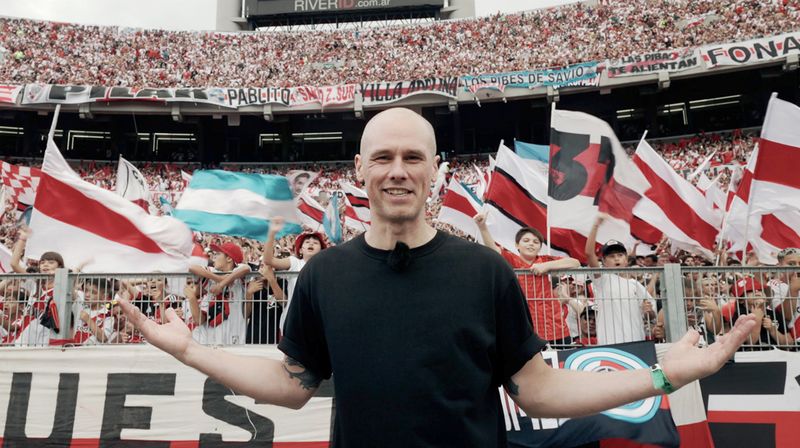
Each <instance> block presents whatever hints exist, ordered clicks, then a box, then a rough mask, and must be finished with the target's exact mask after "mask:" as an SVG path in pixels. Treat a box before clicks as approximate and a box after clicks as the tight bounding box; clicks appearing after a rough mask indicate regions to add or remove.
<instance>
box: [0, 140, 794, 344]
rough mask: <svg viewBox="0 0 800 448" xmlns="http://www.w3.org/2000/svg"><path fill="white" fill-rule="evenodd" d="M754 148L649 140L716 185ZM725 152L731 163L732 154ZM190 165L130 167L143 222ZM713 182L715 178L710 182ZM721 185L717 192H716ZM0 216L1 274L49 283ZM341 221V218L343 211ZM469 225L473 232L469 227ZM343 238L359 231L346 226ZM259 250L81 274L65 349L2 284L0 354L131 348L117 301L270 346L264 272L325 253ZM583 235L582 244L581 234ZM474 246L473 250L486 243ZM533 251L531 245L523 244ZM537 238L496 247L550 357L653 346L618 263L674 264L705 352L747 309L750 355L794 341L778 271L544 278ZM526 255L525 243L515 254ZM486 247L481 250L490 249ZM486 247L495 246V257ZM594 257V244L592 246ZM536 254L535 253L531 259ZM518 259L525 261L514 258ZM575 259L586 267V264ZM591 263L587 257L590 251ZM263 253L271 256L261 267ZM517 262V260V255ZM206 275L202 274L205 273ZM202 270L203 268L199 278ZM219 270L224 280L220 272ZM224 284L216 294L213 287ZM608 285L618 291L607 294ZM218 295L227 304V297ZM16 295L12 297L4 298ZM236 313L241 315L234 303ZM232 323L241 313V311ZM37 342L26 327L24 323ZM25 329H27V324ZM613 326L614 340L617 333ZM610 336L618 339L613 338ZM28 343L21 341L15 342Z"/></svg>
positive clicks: (41, 317)
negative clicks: (756, 319)
mask: <svg viewBox="0 0 800 448" xmlns="http://www.w3.org/2000/svg"><path fill="white" fill-rule="evenodd" d="M755 139H756V137H754V135H752V134H748V133H742V132H739V131H733V132H730V133H726V134H710V135H698V136H694V137H690V138H683V139H679V140H677V141H671V142H670V141H666V142H657V143H656V142H654V143H653V146H654V147H655V149H656V150H657V151H658V152H660V153H661V154H663V155H664V156H665V158H666V159H667V160H668V161H669V163H670V164H671V165H672V166H673V167H675V168H676V170H678V171H679V172H683V173H684V174H686V175H688V174H689V172H691V171H693V170H694V169H696V168H697V166H698V165H700V164H701V163H702V162H703V161H704V160H705V159H706V158H708V157H709V156H710V155H711V154H712V153H715V154H716V155H715V157H714V158H713V161H712V162H711V163H710V164H709V165H708V166H707V171H711V172H712V173H713V172H716V171H719V170H723V171H721V172H722V173H723V174H724V173H725V170H727V171H728V172H729V171H730V168H731V167H733V166H736V165H739V164H741V163H743V162H744V160H746V158H747V156H748V154H749V150H750V148H752V147H753V144H754V143H755ZM730 153H733V154H730ZM487 159H488V158H487V157H473V158H469V159H452V160H450V161H449V172H448V174H447V176H448V177H449V176H453V175H457V176H459V178H460V179H461V180H462V181H463V182H464V183H466V184H475V183H477V181H478V173H477V171H476V170H475V168H474V167H478V169H480V170H482V171H485V170H486V169H487V168H488V160H487ZM192 168H193V167H191V166H176V165H171V164H164V163H146V164H143V165H142V166H140V169H141V171H142V173H143V174H144V176H145V178H146V179H147V182H148V184H149V186H150V187H151V190H152V195H153V197H152V198H151V199H152V200H151V202H152V203H153V209H152V210H151V212H152V213H156V214H161V213H164V212H165V211H166V210H163V209H161V201H160V200H159V197H162V196H164V197H165V198H167V201H166V202H168V203H171V205H172V206H174V205H175V203H176V202H177V200H178V199H179V198H180V194H181V192H182V191H183V189H184V188H185V186H186V185H185V181H184V180H183V176H182V173H181V171H182V170H188V171H191V170H192ZM225 168H226V169H230V170H235V171H242V170H244V171H252V172H262V173H270V174H280V175H287V174H289V171H290V170H308V171H314V172H319V173H320V175H319V176H318V177H317V178H316V179H314V180H313V181H312V182H311V183H310V184H308V186H307V188H308V191H309V193H310V194H311V195H312V197H315V198H318V199H319V200H320V202H321V203H323V204H324V203H325V202H326V201H327V198H329V197H331V196H332V195H333V194H336V192H337V191H338V190H340V189H341V188H342V184H343V183H344V182H346V183H350V184H356V185H357V183H356V180H355V173H354V170H353V169H352V168H351V167H350V166H349V165H343V164H337V165H327V166H323V165H318V164H306V165H302V164H298V165H271V166H258V167H254V166H248V167H243V166H226V167H225ZM75 169H76V171H77V172H78V173H79V174H80V175H81V176H82V177H83V178H84V179H85V180H87V181H89V182H92V183H94V184H96V185H98V186H101V187H103V188H107V189H114V187H115V180H116V172H115V167H114V166H113V165H110V164H101V163H99V162H83V163H78V164H76V166H75ZM720 179H721V182H725V179H724V176H720ZM720 187H721V188H724V187H725V186H724V184H721V185H720ZM4 206H5V208H4V210H5V213H4V215H3V217H2V225H1V226H0V242H2V243H3V244H4V246H5V247H7V248H13V250H12V254H11V261H10V264H11V265H12V268H13V269H14V270H16V271H18V272H38V273H42V274H52V272H53V271H54V269H56V268H57V267H63V266H64V260H63V259H62V258H61V256H60V255H59V254H56V253H47V254H45V255H43V256H42V257H41V259H40V260H29V261H28V264H27V265H25V264H24V261H23V260H24V258H23V250H24V245H25V240H26V238H27V236H28V233H27V231H26V229H25V226H24V225H22V224H20V223H19V221H18V219H17V216H16V214H17V213H18V212H17V209H16V207H15V204H11V203H6V204H4ZM440 207H441V201H439V200H437V199H436V198H433V200H431V201H429V203H428V206H427V211H426V216H427V218H428V219H429V221H430V222H432V223H433V224H434V225H435V227H437V228H439V229H440V230H444V231H447V232H450V233H453V234H456V235H459V236H461V237H464V238H470V237H469V236H467V235H465V234H464V233H463V232H461V231H459V230H458V229H455V228H454V227H452V226H450V225H448V224H445V223H441V222H438V221H437V219H436V217H437V216H438V214H439V210H440ZM342 211H343V210H342ZM479 227H480V224H479ZM345 229H346V230H345V234H344V240H348V239H350V238H352V237H354V236H355V235H358V234H359V233H361V232H360V231H356V230H353V229H347V228H345ZM271 238H272V239H268V240H267V242H266V243H263V242H261V241H253V240H246V239H242V238H235V237H226V236H220V235H212V234H200V233H195V243H196V249H198V251H197V252H196V253H195V254H194V255H193V256H196V257H199V260H200V261H199V263H200V264H201V265H203V266H202V267H194V268H192V273H193V274H195V275H194V276H193V277H191V278H188V279H187V278H185V277H184V278H182V279H180V278H175V277H171V276H166V275H155V276H148V277H143V276H139V277H136V278H128V277H125V278H118V279H115V280H111V279H106V278H99V277H91V276H87V277H86V278H85V279H84V280H79V281H77V282H76V285H75V288H76V289H75V291H74V294H73V296H74V297H75V298H76V301H75V302H74V303H73V305H74V308H73V309H72V315H73V316H74V317H73V322H72V326H73V335H72V336H71V337H70V338H69V339H67V340H56V338H55V336H54V335H55V331H54V328H56V327H58V325H59V323H58V322H54V321H53V316H55V315H56V314H57V313H56V312H55V310H53V309H51V308H50V307H49V304H50V303H52V291H53V289H52V288H53V285H52V277H42V278H34V279H29V280H26V281H20V280H11V279H7V281H5V282H3V283H0V295H2V296H3V297H4V299H3V308H2V309H3V312H2V316H0V338H2V340H3V341H4V342H5V343H6V344H14V343H28V344H33V345H36V344H39V345H42V344H48V343H50V344H54V343H66V344H83V343H103V342H118V343H123V342H137V341H140V337H139V335H137V334H136V333H135V331H134V330H133V328H132V327H131V326H130V325H128V324H127V323H126V322H125V321H124V318H123V317H122V316H120V315H119V313H118V312H117V311H118V309H117V308H116V307H115V306H114V305H113V301H114V298H115V297H117V296H119V297H127V298H130V299H132V300H134V302H136V303H137V304H138V305H139V306H140V307H141V308H143V310H146V313H147V314H148V316H150V317H151V318H153V319H155V320H160V319H161V318H162V316H163V313H164V312H165V308H166V307H172V308H175V309H176V310H178V312H179V315H180V316H181V317H182V318H184V319H185V320H186V321H187V323H190V324H191V325H190V326H191V327H192V328H193V329H194V330H193V331H195V336H196V337H197V338H198V339H199V340H201V341H204V342H207V343H222V344H231V343H244V342H275V341H276V340H278V338H279V337H280V322H281V316H282V315H283V312H284V307H286V306H288V304H289V303H290V299H291V294H292V292H291V291H292V289H293V280H292V279H293V277H292V276H291V275H290V276H288V277H285V276H283V275H281V274H280V273H278V274H277V275H276V271H297V270H300V269H302V266H303V263H304V262H305V261H307V260H308V258H310V257H311V256H313V255H314V254H316V253H318V252H319V251H320V250H323V249H324V248H325V247H328V246H330V245H331V244H332V243H331V241H330V240H328V238H327V236H325V235H324V232H322V231H321V230H319V229H307V232H306V233H304V234H302V235H300V236H286V237H283V238H279V239H277V240H276V239H275V238H274V234H272V237H271ZM592 238H593V237H592ZM486 240H487V239H486V237H484V242H485V241H486ZM529 240H530V241H532V242H529ZM542 240H543V237H542V235H541V234H540V233H538V231H526V232H522V234H521V235H517V248H518V250H519V252H520V255H516V254H512V253H510V252H508V251H505V250H502V251H501V253H502V255H503V256H504V257H505V258H506V259H507V260H508V261H509V263H510V264H511V265H512V266H513V267H515V268H519V269H529V272H526V273H520V274H519V277H520V283H521V285H522V286H523V289H524V290H525V291H526V293H527V295H528V297H529V301H530V302H529V311H530V313H531V316H532V318H533V321H534V325H535V327H536V330H537V332H538V333H539V334H540V335H542V336H543V337H544V338H546V339H548V340H549V341H550V343H551V345H553V346H573V345H576V344H577V345H589V344H598V343H600V344H603V343H613V342H623V341H630V340H637V339H642V338H646V339H653V340H664V339H665V337H666V334H665V323H664V319H665V318H664V311H663V307H662V303H663V300H664V298H665V297H664V296H663V295H662V294H663V291H662V289H661V288H660V278H659V274H658V273H656V272H646V273H643V272H637V273H636V274H631V273H626V272H624V271H619V269H620V268H624V267H628V266H639V267H656V266H661V265H663V264H665V263H670V262H671V263H675V262H677V263H680V264H681V265H683V266H684V267H686V268H687V269H688V270H689V272H691V273H690V274H687V275H686V276H685V277H686V278H685V282H686V283H685V285H684V291H683V293H684V297H685V303H686V316H687V325H688V326H689V327H692V328H696V329H697V330H698V331H700V332H701V334H702V335H703V340H704V341H706V342H709V343H710V342H711V341H713V339H714V337H715V336H717V335H719V334H723V333H724V331H725V330H726V329H727V328H729V326H730V324H731V323H732V322H733V321H734V320H735V316H736V315H737V314H740V313H745V312H755V313H756V314H759V316H760V317H761V318H762V321H763V325H762V327H761V328H759V329H758V331H757V332H755V333H754V334H753V335H752V337H751V341H750V344H749V348H750V349H763V348H768V347H771V346H773V345H779V346H782V347H784V348H787V347H788V348H791V347H794V346H796V344H798V343H800V339H798V336H800V328H798V327H800V323H798V322H799V320H798V318H797V317H798V316H797V315H798V314H800V311H797V312H795V311H788V312H785V310H795V309H797V299H796V298H797V296H798V294H799V293H800V277H798V275H797V274H791V273H787V272H785V271H775V272H759V271H754V272H749V273H748V272H747V271H746V270H743V271H741V272H738V271H737V272H730V271H727V272H723V273H721V274H720V273H711V272H701V271H692V269H693V268H695V267H698V266H711V265H713V264H714V263H715V261H716V260H709V259H706V258H704V257H702V256H699V255H696V254H691V253H688V252H684V251H676V250H673V249H671V248H670V247H669V244H668V243H667V242H666V241H662V242H661V243H660V244H658V245H656V246H652V247H650V246H648V245H645V244H640V245H638V246H637V247H635V248H634V249H633V250H632V251H631V252H630V253H629V252H628V251H627V250H626V249H625V248H624V246H621V245H620V244H614V243H613V242H609V243H608V244H605V245H603V247H602V249H601V250H600V260H599V261H602V263H599V262H598V263H597V265H599V266H602V267H603V269H607V270H608V271H607V272H604V273H602V274H600V275H597V276H593V275H585V274H580V275H553V276H550V275H548V274H547V272H548V271H549V270H551V269H563V268H575V267H577V266H578V264H577V260H574V259H566V260H567V261H564V260H563V259H562V260H559V259H557V258H553V257H548V256H544V255H539V254H538V250H539V249H540V248H541V241H542ZM526 244H529V245H530V246H529V247H528V246H525V245H526ZM492 246H493V245H492ZM493 247H494V246H493ZM592 247H594V246H593V245H592ZM530 248H534V249H530ZM526 251H529V252H526ZM589 252H590V251H589V250H588V249H587V256H588V257H589V260H590V263H589V264H590V266H592V263H591V260H592V258H591V257H592V256H595V254H594V253H591V254H590V253H589ZM591 252H593V251H591ZM266 254H269V256H267V255H266ZM526 254H527V255H528V256H527V257H525V255H526ZM779 263H780V265H785V266H798V265H800V250H797V249H790V250H787V251H784V253H782V254H781V255H780V256H779ZM721 264H727V265H735V264H744V265H748V266H756V265H758V264H759V263H758V260H757V259H756V258H755V257H752V256H747V257H745V259H744V260H742V261H739V260H736V259H735V258H728V257H722V258H721ZM211 267H213V269H210V268H211ZM207 268H209V269H207ZM225 272H230V273H229V274H225ZM219 284H222V285H224V287H220V286H216V285H219ZM609 285H616V286H609ZM226 294H227V295H226ZM15 297H16V300H15ZM603 297H613V298H614V299H615V301H613V302H615V303H617V304H618V305H619V306H617V307H616V308H613V307H609V306H608V305H605V304H606V303H608V302H605V301H603V300H602V298H603ZM235 303H239V304H241V303H246V304H247V306H244V307H237V306H233V304H235ZM237 310H239V311H243V312H239V311H237ZM34 321H35V322H39V323H43V325H44V327H42V326H41V325H39V324H34V327H30V328H38V330H37V331H33V330H28V332H27V333H24V337H22V335H23V330H24V329H25V328H29V326H30V324H31V322H34ZM37 325H39V326H38V327H37ZM620 329H621V330H620ZM620 331H621V332H620ZM26 338H27V339H26Z"/></svg>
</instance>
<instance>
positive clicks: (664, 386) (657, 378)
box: [650, 363, 675, 394]
mask: <svg viewBox="0 0 800 448" xmlns="http://www.w3.org/2000/svg"><path fill="white" fill-rule="evenodd" d="M650 376H651V377H652V378H653V387H655V388H656V389H659V390H663V391H664V392H665V393H668V394H671V393H673V392H675V388H674V387H673V386H672V383H670V382H669V380H668V379H667V376H666V375H664V370H662V369H661V364H658V363H656V364H653V365H652V366H650Z"/></svg>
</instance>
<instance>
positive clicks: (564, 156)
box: [548, 110, 650, 256]
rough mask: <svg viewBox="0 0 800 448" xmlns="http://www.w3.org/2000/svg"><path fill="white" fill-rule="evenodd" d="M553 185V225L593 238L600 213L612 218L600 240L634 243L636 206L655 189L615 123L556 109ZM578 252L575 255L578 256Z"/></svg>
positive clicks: (552, 141)
mask: <svg viewBox="0 0 800 448" xmlns="http://www.w3.org/2000/svg"><path fill="white" fill-rule="evenodd" d="M551 126H552V128H551V133H550V171H549V175H550V179H549V183H548V196H549V213H550V227H551V229H554V228H560V229H569V230H573V231H575V232H576V233H578V234H580V235H582V236H584V237H585V236H588V235H589V232H590V230H591V228H592V225H593V224H594V221H595V218H596V216H597V214H598V212H603V213H606V214H608V215H609V216H611V219H606V220H605V221H604V222H603V224H602V225H601V226H600V228H599V230H598V234H597V241H598V242H599V243H604V242H605V241H608V240H611V239H614V240H618V241H622V242H623V243H625V244H626V245H627V246H629V248H630V247H631V246H632V245H633V239H632V238H631V236H630V235H631V230H630V222H631V221H632V220H633V208H634V206H635V205H636V203H637V202H638V201H639V199H641V197H642V195H643V194H644V192H645V191H646V190H647V189H648V188H649V187H650V185H649V183H648V182H647V179H646V178H645V177H644V176H643V175H642V173H641V172H640V171H639V169H638V168H637V167H636V166H635V165H634V164H633V163H632V162H631V161H630V159H629V158H628V156H627V154H626V153H625V150H624V149H623V148H622V145H620V143H619V141H618V140H617V137H616V135H614V131H613V130H612V129H611V127H610V126H609V125H608V123H606V122H605V121H603V120H600V119H599V118H596V117H593V116H591V115H588V114H585V113H582V112H571V111H564V110H553V112H552V120H551ZM573 256H574V255H573Z"/></svg>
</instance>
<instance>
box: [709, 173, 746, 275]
mask: <svg viewBox="0 0 800 448" xmlns="http://www.w3.org/2000/svg"><path fill="white" fill-rule="evenodd" d="M735 175H736V168H734V171H733V172H732V173H731V178H730V179H729V180H728V190H727V191H726V192H725V204H726V205H727V203H728V197H729V196H730V194H731V189H732V186H733V177H734V176H735ZM718 177H719V176H718ZM726 208H728V209H727V210H725V213H724V214H723V215H722V226H721V227H722V228H721V229H720V231H719V238H717V259H716V260H715V261H714V265H715V266H719V259H720V257H721V256H722V254H721V253H720V251H719V249H720V248H721V247H722V242H723V241H724V235H725V231H726V230H727V228H728V215H729V214H730V212H731V210H730V207H726ZM744 250H745V252H747V242H746V241H745V243H744Z"/></svg>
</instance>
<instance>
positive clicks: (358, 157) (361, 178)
mask: <svg viewBox="0 0 800 448" xmlns="http://www.w3.org/2000/svg"><path fill="white" fill-rule="evenodd" d="M353 163H355V165H356V180H357V181H359V182H364V176H362V175H361V163H362V160H361V154H356V157H355V159H353Z"/></svg>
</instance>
